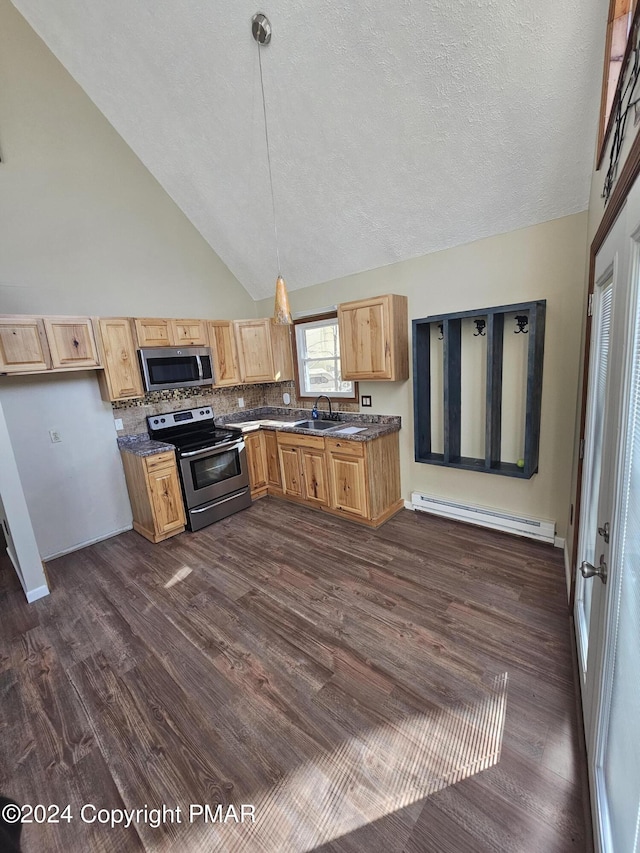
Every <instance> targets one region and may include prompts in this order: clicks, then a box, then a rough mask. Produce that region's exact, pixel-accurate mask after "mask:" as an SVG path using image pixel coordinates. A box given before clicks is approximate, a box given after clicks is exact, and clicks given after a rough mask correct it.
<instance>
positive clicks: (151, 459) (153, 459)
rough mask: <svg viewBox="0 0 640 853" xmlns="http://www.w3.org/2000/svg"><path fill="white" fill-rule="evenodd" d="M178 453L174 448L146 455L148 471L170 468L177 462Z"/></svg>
mask: <svg viewBox="0 0 640 853" xmlns="http://www.w3.org/2000/svg"><path fill="white" fill-rule="evenodd" d="M175 460H176V455H175V453H174V452H173V451H172V450H170V451H169V450H168V451H165V452H164V453H155V454H154V455H153V456H145V461H146V464H147V471H157V470H158V469H159V468H169V467H170V466H171V465H174V464H175Z"/></svg>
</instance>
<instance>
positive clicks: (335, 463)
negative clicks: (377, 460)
mask: <svg viewBox="0 0 640 853" xmlns="http://www.w3.org/2000/svg"><path fill="white" fill-rule="evenodd" d="M329 480H330V483H331V507H332V508H333V509H339V510H342V511H343V512H346V513H349V515H354V516H359V517H361V518H367V517H368V515H369V508H368V504H367V482H366V473H365V460H364V458H357V457H353V456H342V455H338V454H334V453H330V454H329Z"/></svg>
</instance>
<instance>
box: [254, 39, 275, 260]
mask: <svg viewBox="0 0 640 853" xmlns="http://www.w3.org/2000/svg"><path fill="white" fill-rule="evenodd" d="M257 45H258V65H259V66H260V90H261V92H262V112H263V114H264V139H265V142H266V144H267V163H268V164H269V185H270V186H271V209H272V210H273V235H274V237H275V241H276V260H277V263H278V275H280V250H279V248H278V225H277V222H276V202H275V198H274V195H273V175H272V174H271V152H270V151H269V129H268V127H267V107H266V103H265V99H264V82H263V79H262V55H261V52H260V42H259V41H258V42H257Z"/></svg>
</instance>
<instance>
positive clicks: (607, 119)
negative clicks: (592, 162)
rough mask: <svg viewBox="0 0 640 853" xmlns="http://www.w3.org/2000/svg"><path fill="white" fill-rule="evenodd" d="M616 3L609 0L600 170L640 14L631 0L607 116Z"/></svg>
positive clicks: (597, 168) (599, 130) (600, 118)
mask: <svg viewBox="0 0 640 853" xmlns="http://www.w3.org/2000/svg"><path fill="white" fill-rule="evenodd" d="M616 3H617V0H609V13H608V15H607V35H606V39H605V51H604V67H603V69H602V92H601V95H600V115H599V119H598V145H597V149H596V151H597V155H598V157H597V161H596V171H599V170H600V168H601V166H602V162H603V160H604V155H605V152H606V150H607V143H608V141H609V137H610V135H611V130H612V128H613V125H614V122H615V115H616V109H617V106H618V101H619V100H620V95H621V90H622V86H623V85H624V78H625V72H626V70H627V68H628V65H629V54H630V52H631V42H632V39H631V38H630V36H631V33H632V32H633V29H634V26H635V24H636V18H637V16H638V14H640V3H638V2H637V0H630V12H629V13H627V14H629V16H630V23H629V28H628V32H627V43H626V46H625V51H624V55H623V57H622V62H621V65H620V74H619V77H618V81H617V83H616V89H615V94H614V96H613V100H612V101H611V110H610V112H609V115H608V116H607V114H606V112H607V100H608V97H609V72H610V68H611V50H612V42H613V28H614V23H615V21H616V20H617V19H616V16H615V13H616Z"/></svg>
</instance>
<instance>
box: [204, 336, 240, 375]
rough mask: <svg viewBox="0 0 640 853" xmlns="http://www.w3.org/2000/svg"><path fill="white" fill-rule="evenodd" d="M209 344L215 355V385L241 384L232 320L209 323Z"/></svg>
mask: <svg viewBox="0 0 640 853" xmlns="http://www.w3.org/2000/svg"><path fill="white" fill-rule="evenodd" d="M209 345H210V346H211V354H212V356H213V379H214V384H215V385H240V383H241V379H240V367H239V365H238V351H237V349H236V339H235V335H234V329H233V322H232V321H231V320H212V321H211V322H210V323H209Z"/></svg>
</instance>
